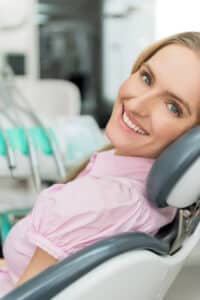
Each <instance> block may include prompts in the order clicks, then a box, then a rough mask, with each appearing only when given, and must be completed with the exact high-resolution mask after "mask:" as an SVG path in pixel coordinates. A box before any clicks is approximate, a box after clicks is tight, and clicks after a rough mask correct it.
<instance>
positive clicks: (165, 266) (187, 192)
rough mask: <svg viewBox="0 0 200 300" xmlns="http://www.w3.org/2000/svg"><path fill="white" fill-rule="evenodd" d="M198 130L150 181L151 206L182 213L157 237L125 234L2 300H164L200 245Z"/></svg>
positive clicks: (161, 162) (167, 155) (165, 156)
mask: <svg viewBox="0 0 200 300" xmlns="http://www.w3.org/2000/svg"><path fill="white" fill-rule="evenodd" d="M199 157H200V126H199V127H196V128H194V129H192V130H191V131H190V132H189V133H187V134H185V135H183V136H182V137H181V138H180V139H179V140H178V141H176V142H175V143H173V144H172V145H170V146H169V147H168V148H167V149H166V150H165V151H164V152H163V153H162V154H161V156H160V157H159V158H158V159H157V160H156V162H155V164H154V165H153V167H152V170H151V172H150V174H149V177H148V181H147V194H148V198H149V201H151V202H152V203H153V204H154V205H156V206H157V207H159V208H163V207H166V206H173V207H176V208H178V210H177V216H176V218H175V220H174V221H173V222H172V223H171V224H169V225H167V226H165V227H163V228H162V229H161V230H160V231H159V232H158V234H157V235H156V236H155V237H152V236H149V235H147V234H144V233H140V232H136V233H123V234H119V235H117V236H113V237H110V238H108V239H105V240H103V241H100V242H98V243H96V244H94V245H92V246H89V247H87V248H85V249H83V250H81V251H79V252H78V253H76V254H75V255H72V256H70V257H68V258H66V259H65V260H63V261H62V262H60V263H58V264H56V265H55V266H53V267H51V268H49V269H48V270H46V271H44V272H42V273H41V274H39V275H38V276H36V277H35V278H33V279H31V280H29V281H28V282H26V283H25V284H23V285H22V286H20V287H18V288H17V289H15V290H14V291H13V292H11V293H9V294H8V295H7V296H5V297H4V298H2V299H3V300H36V299H37V300H41V299H44V300H48V299H56V300H111V299H113V300H114V299H115V300H121V299H123V300H161V299H164V297H165V295H166V292H167V290H168V289H169V287H170V286H171V284H172V283H173V281H174V280H175V278H176V276H177V274H178V273H179V271H180V270H181V268H182V266H183V265H184V263H185V262H186V259H187V257H188V256H189V254H191V252H192V250H193V249H194V248H195V247H196V246H197V244H198V242H199V239H200V225H199V215H200V214H199V207H200V200H199V193H200V185H199V176H198V174H200V158H199Z"/></svg>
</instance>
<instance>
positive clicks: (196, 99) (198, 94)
mask: <svg viewBox="0 0 200 300" xmlns="http://www.w3.org/2000/svg"><path fill="white" fill-rule="evenodd" d="M148 64H149V66H150V67H151V69H152V71H153V73H154V75H155V77H156V81H157V83H158V84H159V85H160V86H161V87H162V88H164V89H166V90H168V91H170V92H173V93H174V94H176V95H177V96H179V97H180V98H183V99H185V101H188V102H190V106H191V107H192V106H197V105H199V106H200V57H198V55H197V54H196V53H195V52H194V51H192V50H190V49H188V48H186V47H183V46H179V45H169V46H166V47H164V48H162V49H161V50H159V51H158V52H157V53H156V54H154V55H153V56H152V57H151V58H150V59H149V60H148Z"/></svg>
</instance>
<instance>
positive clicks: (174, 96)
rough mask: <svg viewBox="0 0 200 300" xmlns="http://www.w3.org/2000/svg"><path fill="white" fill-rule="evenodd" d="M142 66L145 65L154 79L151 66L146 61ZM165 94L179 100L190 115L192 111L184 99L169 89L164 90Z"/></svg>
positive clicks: (154, 79)
mask: <svg viewBox="0 0 200 300" xmlns="http://www.w3.org/2000/svg"><path fill="white" fill-rule="evenodd" d="M143 66H144V67H146V68H147V69H148V71H149V73H150V75H151V76H152V78H153V81H156V76H155V73H154V72H153V70H152V68H151V67H150V65H149V64H148V63H144V64H143ZM166 94H167V95H168V96H170V97H172V98H175V99H176V100H177V101H178V102H180V103H181V104H182V105H184V106H185V108H186V109H187V111H188V113H189V114H190V115H192V112H191V109H190V106H189V104H188V102H186V101H185V100H183V99H182V98H180V97H178V96H177V95H176V94H174V93H172V92H170V91H166Z"/></svg>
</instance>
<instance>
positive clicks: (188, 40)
mask: <svg viewBox="0 0 200 300" xmlns="http://www.w3.org/2000/svg"><path fill="white" fill-rule="evenodd" d="M172 44H176V45H180V46H184V47H187V48H189V49H191V50H193V51H194V52H196V53H197V54H200V32H192V31H190V32H181V33H178V34H175V35H172V36H169V37H167V38H164V39H162V40H159V41H157V42H155V43H154V44H152V45H151V46H149V47H148V48H146V49H145V50H144V51H143V52H142V53H141V54H140V55H139V56H138V58H137V60H136V61H135V64H134V66H133V69H132V72H131V73H135V72H137V71H138V69H140V67H141V66H142V64H143V63H144V62H146V61H147V60H149V59H150V58H151V57H152V56H153V55H154V54H156V53H157V52H158V51H159V50H161V49H162V48H164V47H166V46H168V45H172ZM112 148H113V146H112V145H108V146H106V147H104V148H103V149H101V150H99V152H100V151H105V150H109V149H112ZM88 162H89V159H88V160H86V161H84V162H83V163H82V164H81V165H79V166H78V167H77V168H76V169H74V170H73V171H72V172H71V173H70V175H69V176H68V178H67V179H66V180H65V181H64V183H67V182H69V181H71V180H73V179H75V178H76V177H77V176H78V175H79V174H80V172H81V171H82V170H83V169H84V168H85V167H86V166H87V164H88Z"/></svg>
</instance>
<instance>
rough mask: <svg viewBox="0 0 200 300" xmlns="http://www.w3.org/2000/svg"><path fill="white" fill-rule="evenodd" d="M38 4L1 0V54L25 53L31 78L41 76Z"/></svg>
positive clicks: (20, 0) (31, 0) (27, 69)
mask: <svg viewBox="0 0 200 300" xmlns="http://www.w3.org/2000/svg"><path fill="white" fill-rule="evenodd" d="M36 4H37V0H0V53H6V52H10V53H22V54H23V53H24V54H25V55H26V75H27V77H30V78H37V77H38V74H39V60H38V28H37V24H36Z"/></svg>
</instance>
